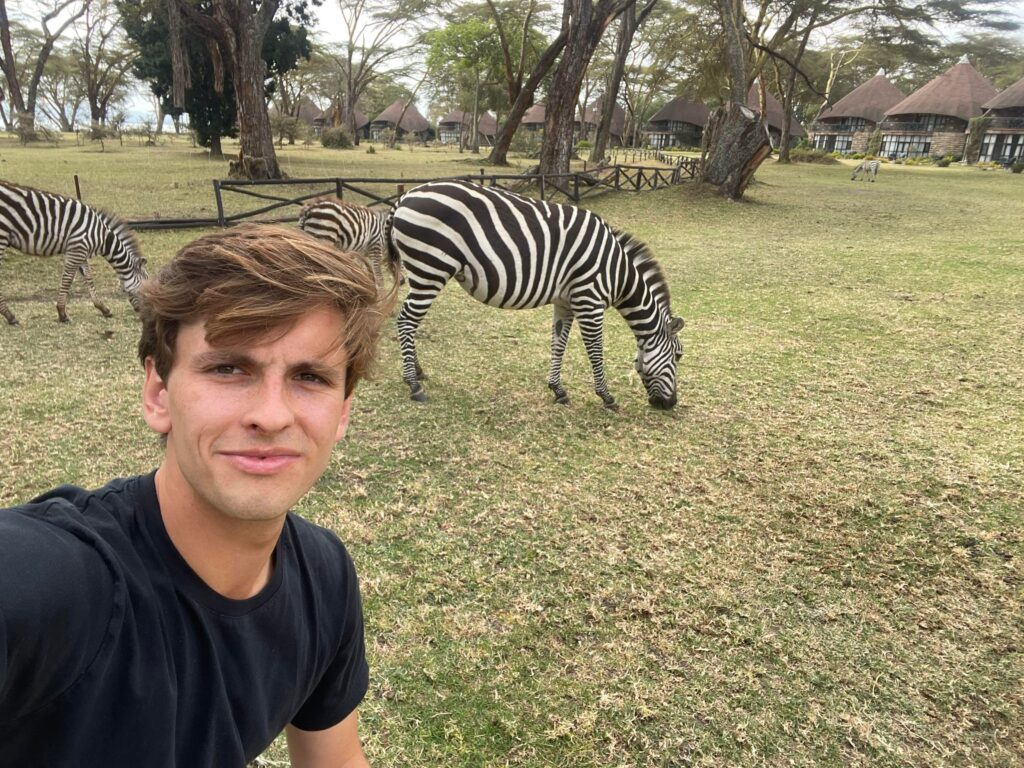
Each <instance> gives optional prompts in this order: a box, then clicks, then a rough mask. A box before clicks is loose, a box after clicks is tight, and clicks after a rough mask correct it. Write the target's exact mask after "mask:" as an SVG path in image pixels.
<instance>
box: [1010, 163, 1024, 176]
mask: <svg viewBox="0 0 1024 768" xmlns="http://www.w3.org/2000/svg"><path fill="white" fill-rule="evenodd" d="M1021 171H1024V160H1018V161H1017V162H1016V163H1014V164H1013V165H1011V166H1010V172H1011V173H1020V172H1021Z"/></svg>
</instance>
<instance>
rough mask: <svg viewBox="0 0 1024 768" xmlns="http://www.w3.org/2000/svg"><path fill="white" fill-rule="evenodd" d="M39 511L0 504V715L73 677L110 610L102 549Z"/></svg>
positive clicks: (38, 702) (26, 706) (27, 705)
mask: <svg viewBox="0 0 1024 768" xmlns="http://www.w3.org/2000/svg"><path fill="white" fill-rule="evenodd" d="M50 503H51V504H52V503H58V502H50ZM36 511H38V510H32V509H31V508H22V509H16V510H11V509H0V722H2V721H10V720H16V719H18V718H19V717H21V716H23V715H25V714H28V713H30V712H32V711H34V710H36V709H38V708H39V707H41V706H43V705H45V704H46V703H47V702H48V701H50V700H52V699H53V698H54V697H55V696H57V695H59V694H60V693H62V692H63V691H65V690H66V689H67V688H68V687H70V686H71V685H73V684H74V682H75V681H76V680H77V679H78V678H79V677H80V676H81V675H82V673H84V672H85V671H86V669H88V666H89V664H90V663H91V662H92V660H93V659H94V658H95V656H96V653H97V651H98V649H99V647H100V645H101V644H102V642H103V638H104V637H105V636H106V632H107V629H108V626H107V625H108V623H109V617H110V615H111V610H112V604H113V593H114V585H113V576H112V573H111V571H110V568H109V567H108V566H107V564H106V563H105V561H104V560H103V558H102V556H101V555H100V553H99V552H98V551H97V550H96V549H95V547H94V546H92V544H91V543H90V542H89V541H87V540H85V539H83V538H81V537H79V536H78V535H76V534H75V533H74V532H72V531H71V530H68V529H66V528H63V527H61V526H59V525H56V524H54V523H53V522H51V521H49V520H47V519H46V515H38V514H33V512H36Z"/></svg>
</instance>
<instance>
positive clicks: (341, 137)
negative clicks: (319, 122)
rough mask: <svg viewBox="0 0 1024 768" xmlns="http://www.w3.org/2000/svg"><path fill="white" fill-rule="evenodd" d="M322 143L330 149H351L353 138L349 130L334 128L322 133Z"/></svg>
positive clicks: (326, 129)
mask: <svg viewBox="0 0 1024 768" xmlns="http://www.w3.org/2000/svg"><path fill="white" fill-rule="evenodd" d="M320 143H321V144H322V145H323V146H325V147H327V148H328V149H351V148H352V137H351V136H350V135H349V132H348V130H347V129H345V128H342V127H338V128H335V127H333V126H332V127H330V128H324V129H323V131H322V132H321V133H320Z"/></svg>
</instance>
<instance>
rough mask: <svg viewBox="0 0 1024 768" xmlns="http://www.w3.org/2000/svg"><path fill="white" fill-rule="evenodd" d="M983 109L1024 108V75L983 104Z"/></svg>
mask: <svg viewBox="0 0 1024 768" xmlns="http://www.w3.org/2000/svg"><path fill="white" fill-rule="evenodd" d="M981 108H982V109H987V110H1003V109H1024V77H1022V78H1021V79H1020V80H1018V81H1017V82H1016V83H1014V84H1013V85H1011V86H1008V87H1007V88H1006V89H1005V90H1002V91H1000V92H999V93H998V94H996V95H995V96H993V97H992V98H991V99H989V100H988V101H986V102H985V103H984V104H982V105H981Z"/></svg>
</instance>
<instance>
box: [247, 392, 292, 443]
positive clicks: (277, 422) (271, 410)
mask: <svg viewBox="0 0 1024 768" xmlns="http://www.w3.org/2000/svg"><path fill="white" fill-rule="evenodd" d="M294 421H295V410H294V407H293V404H292V401H291V395H290V394H289V392H288V386H287V383H286V382H284V381H276V380H275V381H263V382H262V383H261V384H260V386H259V388H258V389H257V390H256V391H255V392H254V393H253V398H252V401H251V402H250V403H249V408H248V411H247V413H246V422H247V426H250V427H253V428H255V429H258V430H260V431H261V432H280V431H281V430H283V429H285V428H287V427H289V426H291V424H292V423H293V422H294Z"/></svg>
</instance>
